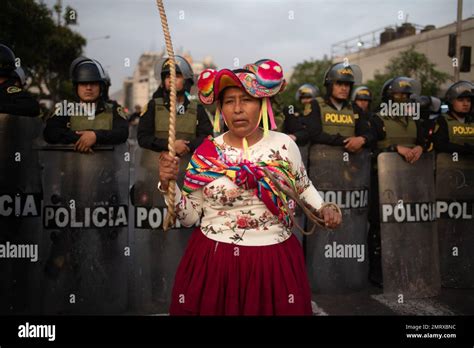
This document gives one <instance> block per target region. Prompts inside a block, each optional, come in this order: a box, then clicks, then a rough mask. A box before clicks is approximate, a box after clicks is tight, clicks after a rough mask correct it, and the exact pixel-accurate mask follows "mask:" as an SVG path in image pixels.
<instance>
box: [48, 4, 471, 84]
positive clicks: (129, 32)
mask: <svg viewBox="0 0 474 348" xmlns="http://www.w3.org/2000/svg"><path fill="white" fill-rule="evenodd" d="M44 2H45V3H46V4H47V5H48V7H50V8H52V6H53V4H54V3H55V2H56V0H45V1H44ZM456 3H457V1H455V0H352V1H350V0H331V1H329V0H326V1H319V0H312V1H309V0H164V4H165V8H166V12H167V17H168V22H169V26H170V30H171V37H172V39H173V45H174V49H175V51H178V50H179V49H180V48H182V49H184V50H185V51H190V53H191V54H192V56H193V58H194V59H195V60H198V61H200V60H202V59H203V58H204V57H205V56H207V55H211V56H212V57H213V60H214V62H215V63H216V64H217V65H218V66H219V67H220V68H223V67H229V68H232V67H233V63H234V59H235V58H238V59H239V61H240V63H241V65H243V64H245V63H250V62H254V61H256V60H257V59H260V58H272V59H275V60H276V61H278V62H279V63H280V64H282V66H283V69H284V70H288V71H289V70H291V69H292V67H293V66H295V65H296V64H297V63H299V62H301V61H303V60H305V59H311V58H322V57H323V56H324V55H325V54H327V55H328V56H330V53H331V45H332V44H334V43H335V42H337V41H341V40H345V39H349V38H351V37H354V36H358V35H359V34H363V33H366V32H370V31H372V30H375V29H378V28H381V27H385V26H388V25H394V24H401V23H403V22H404V21H405V20H400V19H399V14H400V13H403V15H404V16H406V15H407V14H408V21H409V22H411V23H415V24H419V25H423V26H424V25H427V24H434V25H436V27H440V26H443V25H446V24H449V23H452V22H454V21H455V20H456ZM67 5H70V6H72V7H73V8H75V9H76V10H77V12H78V22H79V24H78V25H77V26H74V27H73V29H74V30H76V31H78V32H80V33H81V34H82V35H83V36H84V37H85V38H86V39H87V41H88V42H87V46H86V48H85V55H86V56H88V57H91V58H96V59H98V60H99V61H100V62H101V63H102V64H103V65H104V67H105V68H106V69H107V70H108V71H109V73H110V75H111V78H112V88H111V90H112V92H115V91H117V90H118V89H120V88H121V87H122V81H123V79H124V78H125V77H127V76H131V75H132V74H133V69H134V68H135V65H136V63H137V60H138V58H139V57H140V55H141V53H143V52H144V51H151V50H152V51H159V50H161V49H162V48H164V40H163V33H162V30H161V24H160V17H159V14H158V9H157V7H156V2H155V1H154V0H63V6H64V7H65V6H67ZM399 11H402V12H399ZM473 15H474V0H464V6H463V18H468V17H470V16H473ZM183 17H184V18H183ZM291 17H293V19H291ZM107 35H110V38H109V39H103V37H105V36H107ZM126 58H129V59H130V61H131V67H126V66H124V65H125V64H124V61H125V59H126Z"/></svg>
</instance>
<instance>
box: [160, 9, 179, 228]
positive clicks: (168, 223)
mask: <svg viewBox="0 0 474 348" xmlns="http://www.w3.org/2000/svg"><path fill="white" fill-rule="evenodd" d="M156 5H157V6H158V10H159V11H160V18H161V26H162V28H163V34H164V36H165V43H166V53H167V55H168V57H169V59H170V60H171V64H170V79H171V81H170V82H171V88H170V89H171V91H170V128H169V132H168V151H169V154H170V156H171V157H173V158H174V157H175V156H176V151H175V148H174V145H175V140H176V61H175V59H174V51H173V43H172V42H171V35H170V30H169V27H168V20H167V19H166V12H165V7H164V5H163V0H156ZM175 186H176V184H175V181H174V180H173V181H170V182H169V187H168V193H167V195H168V199H167V203H166V205H167V208H168V212H167V214H166V217H165V220H164V222H163V229H164V230H165V231H167V230H168V229H170V228H171V227H172V226H173V225H174V223H175V220H176V213H175V210H174V208H175V200H174V198H175Z"/></svg>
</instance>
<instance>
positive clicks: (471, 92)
mask: <svg viewBox="0 0 474 348" xmlns="http://www.w3.org/2000/svg"><path fill="white" fill-rule="evenodd" d="M445 102H446V104H447V105H448V107H449V111H448V113H447V114H443V115H442V117H438V119H437V122H436V126H435V130H434V133H433V137H432V140H433V144H434V148H435V150H436V151H437V152H449V153H452V152H457V153H459V154H474V124H473V119H474V112H473V110H474V106H473V104H474V84H473V83H471V82H468V81H458V82H456V83H454V84H452V85H451V86H450V87H449V88H448V90H447V91H446V96H445Z"/></svg>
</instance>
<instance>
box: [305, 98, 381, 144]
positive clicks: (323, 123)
mask: <svg viewBox="0 0 474 348" xmlns="http://www.w3.org/2000/svg"><path fill="white" fill-rule="evenodd" d="M307 105H309V106H307V107H306V113H308V119H307V123H306V124H307V125H308V128H307V129H308V131H309V137H310V139H311V143H313V144H326V145H333V146H344V145H345V143H344V140H345V139H346V138H349V137H353V136H362V137H364V138H365V139H366V143H365V144H364V147H367V146H369V144H370V143H371V142H372V141H373V139H374V135H373V132H372V131H371V130H370V127H369V124H368V123H367V121H366V120H365V119H361V118H360V117H359V114H358V113H355V112H354V109H353V108H352V105H351V103H350V102H347V101H344V102H343V103H342V108H341V109H340V110H338V109H337V108H336V107H335V106H334V105H333V104H332V102H331V101H330V100H329V99H323V98H320V97H318V98H316V100H313V101H312V102H311V104H307ZM304 113H305V111H303V114H304Z"/></svg>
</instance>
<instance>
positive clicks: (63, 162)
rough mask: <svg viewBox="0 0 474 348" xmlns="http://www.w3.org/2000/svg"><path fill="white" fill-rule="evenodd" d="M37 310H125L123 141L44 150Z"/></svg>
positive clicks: (125, 180) (125, 174)
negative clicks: (86, 150) (86, 149)
mask: <svg viewBox="0 0 474 348" xmlns="http://www.w3.org/2000/svg"><path fill="white" fill-rule="evenodd" d="M40 157H41V162H42V163H43V166H44V173H43V187H44V206H43V229H44V233H43V250H42V253H41V257H42V259H43V260H44V265H43V291H42V292H43V313H46V314H120V313H125V311H126V310H127V301H128V298H127V294H128V288H127V284H128V265H129V262H130V255H131V253H132V252H133V249H132V248H131V245H130V243H129V238H128V185H129V163H130V162H129V161H130V153H129V151H128V145H127V144H121V145H114V146H95V147H94V153H93V154H81V153H77V152H74V151H73V147H72V145H66V146H55V145H50V146H44V147H43V148H42V149H41V151H40Z"/></svg>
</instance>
